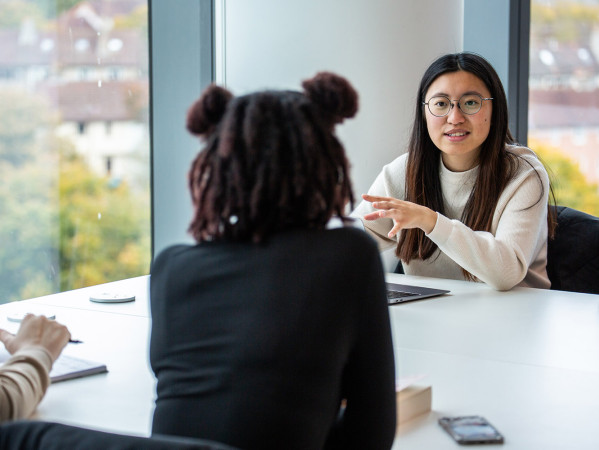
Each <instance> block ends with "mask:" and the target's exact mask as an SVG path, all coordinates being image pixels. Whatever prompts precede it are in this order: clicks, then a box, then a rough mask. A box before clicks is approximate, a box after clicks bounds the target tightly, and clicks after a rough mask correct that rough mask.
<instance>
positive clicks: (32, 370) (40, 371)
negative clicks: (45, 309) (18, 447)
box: [0, 315, 71, 421]
mask: <svg viewBox="0 0 599 450" xmlns="http://www.w3.org/2000/svg"><path fill="white" fill-rule="evenodd" d="M70 337H71V334H70V333H69V331H68V330H67V328H66V327H65V326H64V325H61V324H59V323H57V322H55V321H53V320H49V319H48V318H46V317H44V316H34V315H27V316H26V317H25V319H23V322H22V323H21V326H20V328H19V331H18V332H17V334H16V335H13V334H11V333H9V332H8V331H6V330H2V329H0V341H1V342H2V343H3V344H4V346H5V347H6V350H8V352H9V353H10V354H12V357H11V358H10V359H9V360H8V361H6V363H4V365H2V366H1V367H0V421H5V420H14V419H20V418H25V417H28V416H29V415H31V413H32V412H33V411H34V410H35V408H36V406H37V405H38V403H39V402H40V400H41V399H42V397H43V396H44V393H45V392H46V389H47V388H48V385H49V384H50V377H49V375H48V374H49V372H50V369H51V368H52V364H53V363H54V361H55V360H56V359H57V358H58V356H59V355H60V353H61V352H62V349H63V348H64V347H65V345H66V344H67V343H68V342H69V339H70Z"/></svg>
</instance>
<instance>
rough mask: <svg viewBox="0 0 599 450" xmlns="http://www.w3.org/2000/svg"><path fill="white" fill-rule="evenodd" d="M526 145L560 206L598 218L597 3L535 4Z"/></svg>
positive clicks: (559, 0)
mask: <svg viewBox="0 0 599 450" xmlns="http://www.w3.org/2000/svg"><path fill="white" fill-rule="evenodd" d="M528 107H529V112H528V143H529V145H530V146H531V148H533V149H534V150H535V151H537V153H539V154H540V156H541V157H542V158H543V160H544V162H545V164H546V166H547V167H548V169H549V171H550V176H551V175H552V182H553V185H554V189H555V192H556V197H557V202H558V204H562V205H565V206H570V207H573V208H576V209H580V210H582V211H585V212H587V213H590V214H593V215H595V216H599V0H567V1H565V0H533V1H532V3H531V20H530V74H529V105H528Z"/></svg>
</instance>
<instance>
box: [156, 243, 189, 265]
mask: <svg viewBox="0 0 599 450" xmlns="http://www.w3.org/2000/svg"><path fill="white" fill-rule="evenodd" d="M195 247H196V246H194V245H190V244H175V245H171V246H169V247H166V248H164V249H162V250H161V251H160V252H159V253H158V255H156V257H155V258H154V261H153V262H152V268H153V269H155V268H156V267H160V266H162V265H164V264H166V263H167V262H168V261H170V260H172V259H173V258H177V256H179V255H181V254H183V253H186V252H188V251H189V250H191V249H193V248H195Z"/></svg>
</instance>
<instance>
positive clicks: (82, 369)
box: [0, 344, 108, 383]
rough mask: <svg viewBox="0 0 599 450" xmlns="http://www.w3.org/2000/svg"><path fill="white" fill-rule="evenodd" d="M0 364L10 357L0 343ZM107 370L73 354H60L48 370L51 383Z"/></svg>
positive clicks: (103, 366)
mask: <svg viewBox="0 0 599 450" xmlns="http://www.w3.org/2000/svg"><path fill="white" fill-rule="evenodd" d="M0 346H1V347H2V348H0V366H2V364H4V362H5V361H6V360H7V359H8V358H10V354H9V353H8V352H7V351H6V349H4V346H2V344H0ZM104 372H108V369H107V368H106V365H105V364H103V363H99V362H96V361H90V360H87V359H82V358H76V357H74V356H69V355H65V354H64V353H63V354H61V355H60V356H59V357H58V359H57V360H56V361H54V364H53V365H52V370H51V371H50V380H52V383H57V382H59V381H65V380H71V379H73V378H80V377H86V376H88V375H94V374H96V373H104Z"/></svg>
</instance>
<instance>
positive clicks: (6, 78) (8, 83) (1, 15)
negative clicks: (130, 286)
mask: <svg viewBox="0 0 599 450" xmlns="http://www.w3.org/2000/svg"><path fill="white" fill-rule="evenodd" d="M147 10H148V7H147V1H146V0H92V1H76V0H61V1H58V0H0V117H1V118H2V120H0V242H1V245H0V303H5V302H10V301H15V300H19V299H24V298H31V297H36V296H41V295H46V294H50V293H55V292H60V291H65V290H70V289H76V288H80V287H85V286H90V285H94V284H98V283H104V282H108V281H114V280H118V279H123V278H127V277H134V276H139V275H143V274H147V273H148V272H149V264H150V194H149V167H150V166H149V153H150V152H149V127H148V123H149V121H148V111H149V109H148V106H149V83H148V26H147V23H148V17H147Z"/></svg>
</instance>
